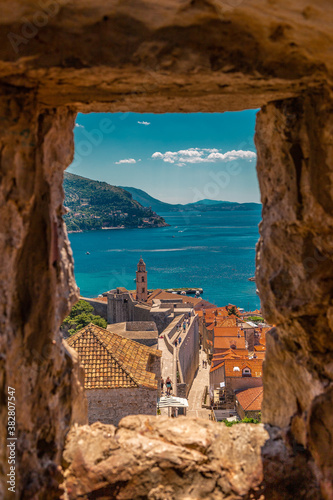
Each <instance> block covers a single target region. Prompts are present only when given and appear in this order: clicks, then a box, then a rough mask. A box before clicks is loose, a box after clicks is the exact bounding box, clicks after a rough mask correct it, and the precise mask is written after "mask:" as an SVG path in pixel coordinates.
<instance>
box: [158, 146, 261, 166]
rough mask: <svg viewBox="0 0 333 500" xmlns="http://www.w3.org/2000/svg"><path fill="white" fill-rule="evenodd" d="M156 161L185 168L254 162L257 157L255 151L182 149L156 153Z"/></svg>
mask: <svg viewBox="0 0 333 500" xmlns="http://www.w3.org/2000/svg"><path fill="white" fill-rule="evenodd" d="M151 156H152V158H153V159H154V160H156V159H159V160H163V161H164V162H166V163H176V165H178V166H180V167H183V166H184V165H185V164H186V163H215V162H217V161H234V160H248V161H252V160H254V159H255V158H256V157H257V154H256V153H255V152H254V151H243V150H242V149H239V150H235V149H233V150H232V151H226V152H225V153H222V151H221V150H220V149H217V148H189V149H180V150H179V151H166V152H165V153H160V152H159V151H156V152H155V153H153V154H152V155H151Z"/></svg>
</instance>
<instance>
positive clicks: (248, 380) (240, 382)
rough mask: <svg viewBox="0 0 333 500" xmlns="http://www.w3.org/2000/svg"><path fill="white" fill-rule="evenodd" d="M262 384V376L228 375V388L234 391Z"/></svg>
mask: <svg viewBox="0 0 333 500" xmlns="http://www.w3.org/2000/svg"><path fill="white" fill-rule="evenodd" d="M260 385H262V378H261V377H227V379H226V389H227V390H228V389H230V390H232V391H234V392H235V391H240V390H243V389H250V388H251V387H259V386H260Z"/></svg>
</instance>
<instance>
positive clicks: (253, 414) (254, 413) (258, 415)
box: [236, 397, 261, 420]
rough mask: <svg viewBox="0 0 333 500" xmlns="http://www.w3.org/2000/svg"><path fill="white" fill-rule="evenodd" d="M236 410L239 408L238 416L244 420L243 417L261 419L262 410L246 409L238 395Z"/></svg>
mask: <svg viewBox="0 0 333 500" xmlns="http://www.w3.org/2000/svg"><path fill="white" fill-rule="evenodd" d="M236 410H237V413H238V416H239V418H240V419H241V420H243V418H255V419H257V420H260V419H261V411H260V410H258V411H252V410H250V411H246V410H244V408H243V407H242V405H241V404H240V403H239V402H238V400H237V397H236Z"/></svg>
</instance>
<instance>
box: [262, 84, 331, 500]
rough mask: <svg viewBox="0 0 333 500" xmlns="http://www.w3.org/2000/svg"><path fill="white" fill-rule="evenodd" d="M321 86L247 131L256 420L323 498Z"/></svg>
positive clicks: (327, 296) (325, 375)
mask: <svg viewBox="0 0 333 500" xmlns="http://www.w3.org/2000/svg"><path fill="white" fill-rule="evenodd" d="M332 110H333V106H332V96H331V95H330V93H329V91H328V90H327V89H325V88H321V89H318V90H317V91H309V92H307V93H305V94H304V95H303V96H302V97H299V98H295V99H287V100H284V101H281V102H277V103H271V104H269V105H267V106H265V107H264V108H263V109H262V111H260V113H259V116H258V121H257V127H256V145H257V150H258V164H257V169H258V176H259V183H260V189H261V197H262V203H263V222H262V223H261V226H260V233H261V237H260V242H259V244H258V248H257V271H256V282H257V285H258V288H259V290H260V296H261V298H262V307H263V314H264V317H265V318H266V320H267V321H268V322H269V323H271V324H276V328H274V329H272V330H271V331H270V332H269V333H268V334H267V356H266V361H265V365H264V387H265V391H264V394H265V395H264V402H263V419H264V421H265V422H269V423H270V424H273V425H277V426H279V427H281V428H284V429H285V431H286V432H290V433H291V435H292V437H293V439H294V440H295V441H296V442H297V443H298V444H299V445H300V446H303V447H304V448H307V449H309V450H310V451H311V453H312V456H313V457H314V458H315V460H316V463H317V465H318V470H320V474H319V475H320V478H321V481H322V488H323V492H324V493H325V495H326V498H333V488H332V484H333V468H332V465H333V448H332V446H331V444H329V443H332V441H333V421H332V416H331V415H332V414H331V412H329V411H328V408H332V404H333V369H332V366H333V365H332V354H333V340H332V339H333V337H332V328H333V321H332V318H333V312H332V311H333V308H332V296H333V266H332V258H333V251H332V232H333V162H332V160H333V142H332V132H333V114H332Z"/></svg>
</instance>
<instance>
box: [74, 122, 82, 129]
mask: <svg viewBox="0 0 333 500" xmlns="http://www.w3.org/2000/svg"><path fill="white" fill-rule="evenodd" d="M75 127H78V128H84V126H83V125H80V124H79V123H75Z"/></svg>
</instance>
